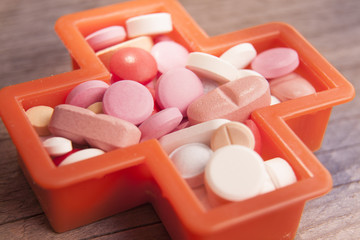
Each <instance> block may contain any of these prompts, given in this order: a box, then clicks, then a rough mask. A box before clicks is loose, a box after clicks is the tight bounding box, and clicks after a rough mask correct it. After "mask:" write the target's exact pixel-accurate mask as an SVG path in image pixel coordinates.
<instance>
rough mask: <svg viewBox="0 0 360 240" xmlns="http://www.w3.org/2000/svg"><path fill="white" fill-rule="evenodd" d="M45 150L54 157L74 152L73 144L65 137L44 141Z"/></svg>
mask: <svg viewBox="0 0 360 240" xmlns="http://www.w3.org/2000/svg"><path fill="white" fill-rule="evenodd" d="M43 146H44V148H45V150H46V151H47V152H48V153H49V155H50V156H52V157H58V156H61V155H64V154H66V153H68V152H70V151H72V149H73V148H72V143H71V141H70V140H69V139H66V138H63V137H51V138H48V139H46V140H45V141H43Z"/></svg>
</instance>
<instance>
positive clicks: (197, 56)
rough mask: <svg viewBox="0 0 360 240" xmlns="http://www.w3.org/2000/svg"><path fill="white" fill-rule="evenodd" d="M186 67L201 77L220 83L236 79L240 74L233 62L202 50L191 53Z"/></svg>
mask: <svg viewBox="0 0 360 240" xmlns="http://www.w3.org/2000/svg"><path fill="white" fill-rule="evenodd" d="M186 68H188V69H190V70H191V71H193V72H194V73H196V74H198V75H199V77H204V78H208V79H211V80H214V81H216V82H218V83H220V84H223V83H226V82H230V81H234V80H236V79H237V76H238V73H237V69H236V67H234V66H233V65H232V64H231V63H229V62H227V61H225V60H222V59H220V58H218V57H216V56H213V55H210V54H207V53H202V52H192V53H190V54H189V56H188V60H187V63H186Z"/></svg>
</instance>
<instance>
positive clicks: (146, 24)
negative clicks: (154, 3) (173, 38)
mask: <svg viewBox="0 0 360 240" xmlns="http://www.w3.org/2000/svg"><path fill="white" fill-rule="evenodd" d="M125 24H126V30H127V33H128V36H129V38H134V37H138V36H143V35H157V34H164V33H168V32H171V31H172V29H173V27H172V20H171V15H170V14H169V13H152V14H146V15H141V16H136V17H132V18H129V19H127V20H126V23H125Z"/></svg>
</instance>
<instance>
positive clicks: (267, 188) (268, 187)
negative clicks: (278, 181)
mask: <svg viewBox="0 0 360 240" xmlns="http://www.w3.org/2000/svg"><path fill="white" fill-rule="evenodd" d="M265 169H266V167H265ZM264 176H265V181H264V185H263V187H262V188H261V191H260V193H259V194H265V193H268V192H272V191H274V190H276V187H275V185H274V183H273V181H272V179H271V177H270V175H269V174H268V173H267V172H266V174H264Z"/></svg>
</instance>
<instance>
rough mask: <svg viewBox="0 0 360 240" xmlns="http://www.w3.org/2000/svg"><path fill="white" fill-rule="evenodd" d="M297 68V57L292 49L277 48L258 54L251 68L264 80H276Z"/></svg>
mask: <svg viewBox="0 0 360 240" xmlns="http://www.w3.org/2000/svg"><path fill="white" fill-rule="evenodd" d="M298 66H299V56H298V54H297V52H296V51H295V50H294V49H291V48H285V47H278V48H271V49H268V50H265V51H263V52H261V53H259V54H258V55H257V56H256V57H255V59H254V60H253V61H252V63H251V68H252V69H253V70H255V71H256V72H258V73H260V74H261V75H263V76H264V77H265V78H277V77H281V76H284V75H286V74H289V73H291V72H292V71H294V70H295V69H296V68H297V67H298Z"/></svg>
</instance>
